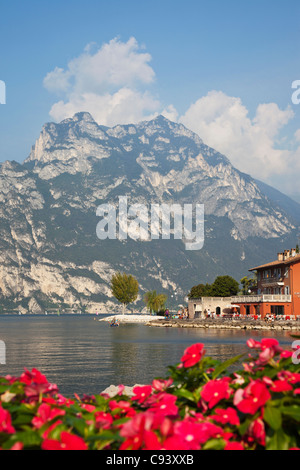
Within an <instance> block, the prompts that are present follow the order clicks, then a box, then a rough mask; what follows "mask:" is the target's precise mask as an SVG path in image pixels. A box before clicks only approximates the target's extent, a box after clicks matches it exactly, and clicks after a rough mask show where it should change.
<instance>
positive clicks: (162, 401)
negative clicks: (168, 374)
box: [147, 392, 178, 416]
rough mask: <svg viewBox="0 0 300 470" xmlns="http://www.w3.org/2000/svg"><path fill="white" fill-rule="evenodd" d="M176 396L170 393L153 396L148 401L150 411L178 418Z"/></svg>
mask: <svg viewBox="0 0 300 470" xmlns="http://www.w3.org/2000/svg"><path fill="white" fill-rule="evenodd" d="M176 400H177V398H176V396H175V395H171V394H170V393H164V392H162V393H158V394H157V395H155V396H152V397H150V398H149V400H148V401H147V405H149V411H152V412H154V413H157V414H159V415H162V416H177V414H178V407H177V405H176V404H175V403H176Z"/></svg>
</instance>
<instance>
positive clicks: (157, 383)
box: [152, 379, 173, 392]
mask: <svg viewBox="0 0 300 470" xmlns="http://www.w3.org/2000/svg"><path fill="white" fill-rule="evenodd" d="M172 383H173V379H168V380H158V379H154V380H153V382H152V387H153V388H154V390H156V391H157V392H163V391H165V390H166V389H167V388H169V387H170V386H171V385H172Z"/></svg>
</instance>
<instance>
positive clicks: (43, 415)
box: [31, 403, 66, 429]
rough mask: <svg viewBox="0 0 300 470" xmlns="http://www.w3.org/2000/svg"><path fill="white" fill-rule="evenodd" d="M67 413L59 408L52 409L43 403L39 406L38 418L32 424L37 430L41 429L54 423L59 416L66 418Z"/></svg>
mask: <svg viewBox="0 0 300 470" xmlns="http://www.w3.org/2000/svg"><path fill="white" fill-rule="evenodd" d="M65 414H66V412H65V411H64V410H61V409H59V408H51V406H50V405H47V404H46V403H43V404H42V405H40V406H39V409H38V411H37V416H35V417H34V418H33V419H32V421H31V422H32V424H33V426H34V427H35V428H37V429H39V428H41V427H42V426H43V425H44V424H45V423H47V422H49V421H52V420H53V419H55V418H56V417H57V416H64V415H65Z"/></svg>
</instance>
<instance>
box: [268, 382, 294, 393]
mask: <svg viewBox="0 0 300 470" xmlns="http://www.w3.org/2000/svg"><path fill="white" fill-rule="evenodd" d="M270 390H271V391H272V392H277V393H280V392H290V391H291V390H293V387H292V386H291V385H290V384H289V383H288V381H287V380H275V381H274V382H273V385H272V387H270Z"/></svg>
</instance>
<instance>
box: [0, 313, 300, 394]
mask: <svg viewBox="0 0 300 470" xmlns="http://www.w3.org/2000/svg"><path fill="white" fill-rule="evenodd" d="M265 336H267V337H276V338H277V339H278V340H279V341H280V343H281V344H282V345H285V346H286V347H291V343H292V341H293V340H292V339H291V338H290V336H289V333H288V332H267V331H247V330H240V331H239V330H212V329H209V330H202V329H194V328H193V329H188V328H184V329H179V328H150V327H147V326H145V325H139V324H123V325H122V324H121V325H120V327H119V328H110V327H109V324H108V323H106V322H98V321H96V320H95V317H91V316H83V315H78V316H76V315H70V316H67V315H66V316H60V317H57V316H50V315H48V316H32V317H29V316H3V317H0V340H2V341H4V342H5V345H6V364H5V365H1V364H0V375H6V374H10V375H19V374H21V373H22V372H23V370H24V367H26V368H28V369H29V370H31V369H32V368H33V367H36V368H37V369H39V370H40V371H41V372H43V373H44V374H45V375H46V376H47V378H48V380H49V381H51V382H53V383H56V384H57V385H58V387H59V390H60V392H61V393H63V394H64V395H66V396H73V394H74V393H78V394H79V395H83V394H84V393H86V394H96V393H100V392H101V391H102V390H104V389H105V388H106V387H108V386H109V385H111V384H115V385H117V384H121V383H122V384H124V385H134V384H136V383H139V384H143V383H149V382H150V381H151V380H152V379H153V378H154V377H159V376H161V377H165V376H166V374H167V366H168V365H173V364H176V363H178V362H179V361H180V358H181V356H182V354H183V351H184V349H185V348H186V347H187V346H189V345H191V344H193V343H195V342H201V343H204V344H205V349H206V354H207V355H209V356H212V357H214V358H217V359H220V360H226V359H228V358H229V357H233V356H235V355H237V354H241V353H243V352H245V351H247V347H246V341H247V339H249V338H255V339H257V340H260V339H261V338H263V337H265Z"/></svg>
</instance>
